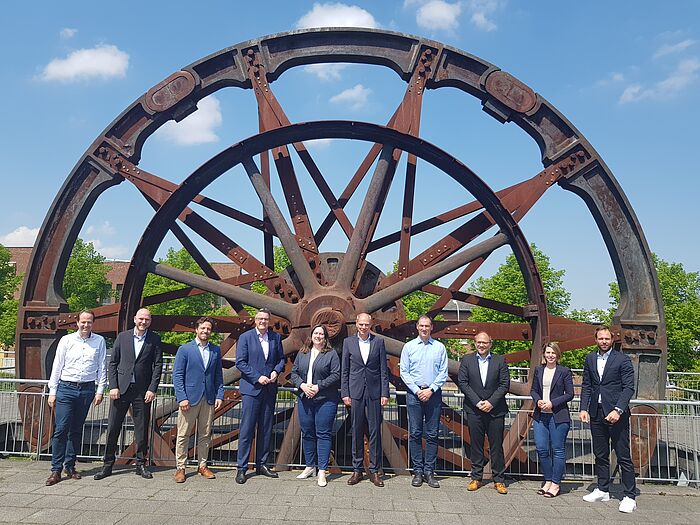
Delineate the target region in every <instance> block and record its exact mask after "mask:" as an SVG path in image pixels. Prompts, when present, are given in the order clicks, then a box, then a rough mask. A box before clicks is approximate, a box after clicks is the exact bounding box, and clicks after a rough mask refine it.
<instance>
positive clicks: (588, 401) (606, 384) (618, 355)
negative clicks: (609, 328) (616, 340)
mask: <svg viewBox="0 0 700 525" xmlns="http://www.w3.org/2000/svg"><path fill="white" fill-rule="evenodd" d="M597 354H598V352H591V353H590V354H588V355H587V356H586V361H585V362H584V364H583V383H582V384H581V410H586V411H587V412H588V413H589V414H590V415H591V416H595V415H596V414H597V413H598V396H599V395H600V397H601V403H602V405H603V411H604V412H605V414H603V417H605V416H607V415H608V414H609V413H610V412H612V411H613V410H614V409H615V407H617V408H619V409H621V410H624V411H628V410H629V403H630V399H632V396H634V367H633V366H632V360H631V359H630V358H629V356H628V355H627V354H623V353H622V352H620V351H618V350H614V349H611V350H610V355H609V356H608V360H607V362H606V363H605V369H604V370H603V377H598V364H597V362H596V361H597V359H598V358H597Z"/></svg>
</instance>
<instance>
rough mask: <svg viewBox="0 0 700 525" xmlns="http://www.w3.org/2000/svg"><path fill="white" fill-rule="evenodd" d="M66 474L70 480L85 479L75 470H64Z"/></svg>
mask: <svg viewBox="0 0 700 525" xmlns="http://www.w3.org/2000/svg"><path fill="white" fill-rule="evenodd" d="M64 472H65V473H66V476H68V477H69V478H70V479H83V477H82V476H81V475H80V474H78V471H77V470H75V469H74V468H67V469H65V470H64Z"/></svg>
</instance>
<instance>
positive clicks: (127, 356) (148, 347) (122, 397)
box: [94, 308, 163, 480]
mask: <svg viewBox="0 0 700 525" xmlns="http://www.w3.org/2000/svg"><path fill="white" fill-rule="evenodd" d="M150 326H151V312H150V311H149V310H148V309H147V308H140V309H139V310H138V311H137V312H136V315H135V316H134V328H133V329H131V330H126V331H125V332H121V333H120V334H118V335H117V338H116V339H115V341H114V346H113V347H112V353H111V356H110V359H109V363H108V365H107V375H108V377H109V398H110V400H111V404H110V407H109V424H108V426H107V447H106V449H105V456H104V466H103V467H102V470H101V471H100V472H98V473H97V474H95V476H94V477H95V479H97V480H100V479H104V478H106V477H107V476H110V475H112V468H113V466H114V461H115V459H116V451H117V441H118V440H119V435H120V434H121V432H122V425H123V423H124V417H125V416H126V413H127V412H128V410H129V408H131V410H132V417H133V420H134V442H135V443H136V474H138V475H139V476H141V477H142V478H145V479H151V478H152V477H153V474H151V473H150V472H149V470H148V469H147V468H146V466H145V462H146V455H147V453H148V424H149V422H150V420H151V403H152V401H153V400H154V399H155V397H156V391H157V390H158V384H159V383H160V375H161V373H162V371H163V352H162V350H161V347H160V337H159V336H158V334H156V333H155V332H152V331H151V330H149V329H148V328H149V327H150Z"/></svg>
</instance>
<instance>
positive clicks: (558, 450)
mask: <svg viewBox="0 0 700 525" xmlns="http://www.w3.org/2000/svg"><path fill="white" fill-rule="evenodd" d="M533 428H534V431H535V447H536V448H537V455H538V456H539V458H540V467H541V468H542V474H543V475H544V479H545V481H551V482H552V483H556V484H557V485H559V483H561V479H562V478H563V477H564V471H565V470H566V450H565V449H564V444H565V443H566V436H567V434H568V433H569V428H571V423H570V422H568V421H567V422H565V423H556V422H555V421H554V414H540V420H539V421H535V422H534V423H533ZM550 449H551V452H550Z"/></svg>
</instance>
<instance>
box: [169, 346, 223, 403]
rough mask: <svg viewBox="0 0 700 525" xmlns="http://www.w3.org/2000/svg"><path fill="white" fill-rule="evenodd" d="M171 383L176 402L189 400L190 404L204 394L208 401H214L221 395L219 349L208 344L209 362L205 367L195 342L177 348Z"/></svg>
mask: <svg viewBox="0 0 700 525" xmlns="http://www.w3.org/2000/svg"><path fill="white" fill-rule="evenodd" d="M173 384H174V385H175V398H176V400H177V402H178V403H179V402H180V401H184V400H188V401H189V402H190V405H196V404H197V403H199V401H200V399H202V397H204V396H206V398H207V403H209V404H210V405H213V404H214V401H216V400H217V399H223V398H224V374H223V371H222V370H221V349H220V348H219V347H218V346H216V345H215V344H212V343H209V362H208V363H207V368H206V370H205V369H204V362H203V361H202V354H200V353H199V348H198V347H197V343H196V342H195V341H190V342H189V343H187V344H184V345H182V346H181V347H180V348H178V349H177V354H175V366H174V368H173Z"/></svg>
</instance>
